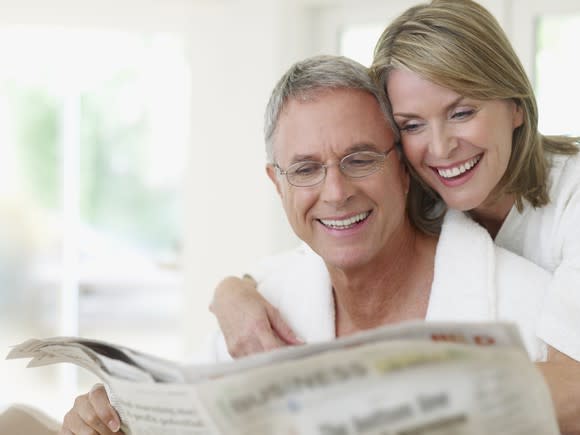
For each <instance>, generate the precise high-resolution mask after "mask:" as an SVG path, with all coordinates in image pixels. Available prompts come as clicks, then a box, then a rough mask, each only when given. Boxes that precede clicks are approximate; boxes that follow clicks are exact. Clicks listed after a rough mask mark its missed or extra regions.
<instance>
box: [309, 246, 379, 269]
mask: <svg viewBox="0 0 580 435" xmlns="http://www.w3.org/2000/svg"><path fill="white" fill-rule="evenodd" d="M315 251H316V252H317V253H318V255H320V256H321V257H322V259H323V260H324V262H325V263H326V265H327V266H329V267H332V268H336V269H341V270H349V269H356V268H358V267H361V266H363V265H365V264H367V263H368V261H369V250H368V249H362V248H357V247H340V248H325V249H321V250H316V249H315Z"/></svg>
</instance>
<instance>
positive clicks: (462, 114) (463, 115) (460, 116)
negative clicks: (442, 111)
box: [451, 109, 475, 119]
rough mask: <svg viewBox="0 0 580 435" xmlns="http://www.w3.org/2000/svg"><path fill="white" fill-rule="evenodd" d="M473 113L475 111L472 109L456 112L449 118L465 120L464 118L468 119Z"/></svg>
mask: <svg viewBox="0 0 580 435" xmlns="http://www.w3.org/2000/svg"><path fill="white" fill-rule="evenodd" d="M474 113H475V110H473V109H465V110H458V111H457V112H455V113H454V114H453V115H452V116H451V117H452V118H453V119H465V118H469V117H470V116H471V115H473V114H474Z"/></svg>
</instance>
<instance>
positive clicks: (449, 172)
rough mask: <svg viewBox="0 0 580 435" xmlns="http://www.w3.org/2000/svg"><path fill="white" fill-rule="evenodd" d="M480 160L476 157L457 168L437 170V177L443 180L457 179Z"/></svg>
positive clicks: (479, 157)
mask: <svg viewBox="0 0 580 435" xmlns="http://www.w3.org/2000/svg"><path fill="white" fill-rule="evenodd" d="M480 160H481V156H480V155H479V156H476V157H474V158H472V159H470V160H468V161H466V162H465V163H462V164H461V165H459V166H455V167H454V168H447V169H437V172H438V173H439V175H440V176H441V177H443V178H453V177H457V176H458V175H461V174H463V173H464V172H465V171H469V170H470V169H471V168H473V167H474V166H475V165H476V164H477V162H479V161H480Z"/></svg>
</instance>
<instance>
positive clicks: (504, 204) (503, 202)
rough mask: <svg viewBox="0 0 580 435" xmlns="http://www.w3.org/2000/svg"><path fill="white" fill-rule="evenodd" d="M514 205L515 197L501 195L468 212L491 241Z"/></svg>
mask: <svg viewBox="0 0 580 435" xmlns="http://www.w3.org/2000/svg"><path fill="white" fill-rule="evenodd" d="M514 203H515V195H513V194H510V195H502V196H501V197H500V198H499V199H497V200H495V201H493V202H492V203H487V202H486V203H483V204H482V205H481V206H479V207H477V208H475V209H473V210H471V211H469V214H470V215H471V217H472V219H473V220H474V221H475V222H477V223H478V224H480V225H481V226H483V227H484V228H485V229H486V230H487V232H488V233H489V235H490V236H491V238H492V239H495V237H496V236H497V233H498V232H499V230H500V229H501V226H502V225H503V223H504V221H505V219H506V218H507V215H508V214H509V212H510V210H511V209H512V207H513V205H514Z"/></svg>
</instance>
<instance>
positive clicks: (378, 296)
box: [266, 59, 436, 335]
mask: <svg viewBox="0 0 580 435" xmlns="http://www.w3.org/2000/svg"><path fill="white" fill-rule="evenodd" d="M318 62H319V64H320V65H319V68H320V71H316V70H315V68H313V72H316V73H317V74H320V78H321V79H322V78H323V77H327V78H332V75H334V76H336V77H337V78H338V76H339V75H340V72H342V74H343V75H344V76H345V77H350V79H351V80H353V78H356V79H357V80H358V81H359V82H360V83H361V85H360V87H359V88H347V87H344V86H343V87H339V86H338V85H337V86H336V87H331V86H328V87H319V88H318V89H317V88H316V87H314V88H313V89H310V88H309V86H308V85H307V84H306V86H305V89H304V90H301V91H297V90H295V91H294V92H295V93H294V94H293V95H291V96H288V97H287V98H286V100H285V101H284V102H283V104H281V105H280V106H278V107H272V102H278V101H280V99H279V98H277V97H273V98H272V99H271V104H270V110H269V111H268V112H269V113H275V115H274V119H272V121H271V122H273V123H274V125H275V127H273V128H270V129H269V130H270V133H269V134H268V135H267V138H266V141H267V143H268V150H269V153H268V154H269V156H268V157H269V160H270V163H269V164H268V166H267V171H268V176H269V177H270V179H271V180H272V181H273V183H274V184H275V186H276V189H277V191H278V193H279V195H280V198H281V200H282V204H283V206H284V209H285V211H286V215H287V217H288V220H289V222H290V224H291V226H292V228H293V230H294V231H295V232H296V234H297V235H298V237H300V239H302V240H303V241H304V242H306V244H307V245H309V246H310V248H312V250H313V251H314V252H316V253H317V254H318V255H319V256H320V257H321V258H322V259H323V260H324V263H325V265H326V268H327V270H328V274H329V276H330V281H331V282H332V288H333V292H334V300H335V306H336V313H335V314H336V332H337V335H343V334H347V333H351V332H354V331H357V330H361V329H367V328H370V327H373V326H376V325H380V324H384V323H389V322H396V321H400V320H405V319H410V318H424V317H425V315H426V311H427V305H428V299H429V295H430V289H431V281H432V278H433V261H434V257H435V246H436V239H435V238H434V237H430V236H427V235H425V234H423V233H421V232H419V231H417V229H416V228H415V227H414V226H413V224H412V223H411V221H410V219H409V217H408V216H407V213H406V210H405V198H406V193H407V191H408V187H409V177H408V175H407V174H406V172H405V169H404V167H403V165H402V163H401V161H400V160H399V158H398V153H397V151H394V148H395V141H394V134H393V130H392V129H391V127H390V125H389V123H388V122H387V119H386V117H385V115H384V113H383V111H382V110H381V107H380V105H379V102H378V100H377V97H376V94H375V89H374V87H373V85H372V83H370V82H368V80H367V78H366V72H365V70H364V69H360V70H358V71H357V73H358V77H357V76H356V75H355V74H354V73H353V71H356V70H354V68H352V66H351V65H349V63H348V61H346V60H345V59H336V60H335V62H332V61H331V60H330V59H318ZM314 64H315V63H314V61H313V63H312V65H313V66H314ZM326 68H328V69H329V70H332V75H331V74H330V73H329V72H328V71H325V69H326ZM291 78H292V77H291V76H289V77H288V79H289V80H291ZM311 79H312V80H315V79H314V78H311ZM337 82H338V80H337ZM282 83H283V84H284V83H285V82H284V79H283V81H282ZM289 87H290V86H289ZM277 90H281V91H282V92H281V93H284V91H283V90H282V89H281V87H280V86H278V87H277V88H276V90H275V91H274V95H276V91H277Z"/></svg>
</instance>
